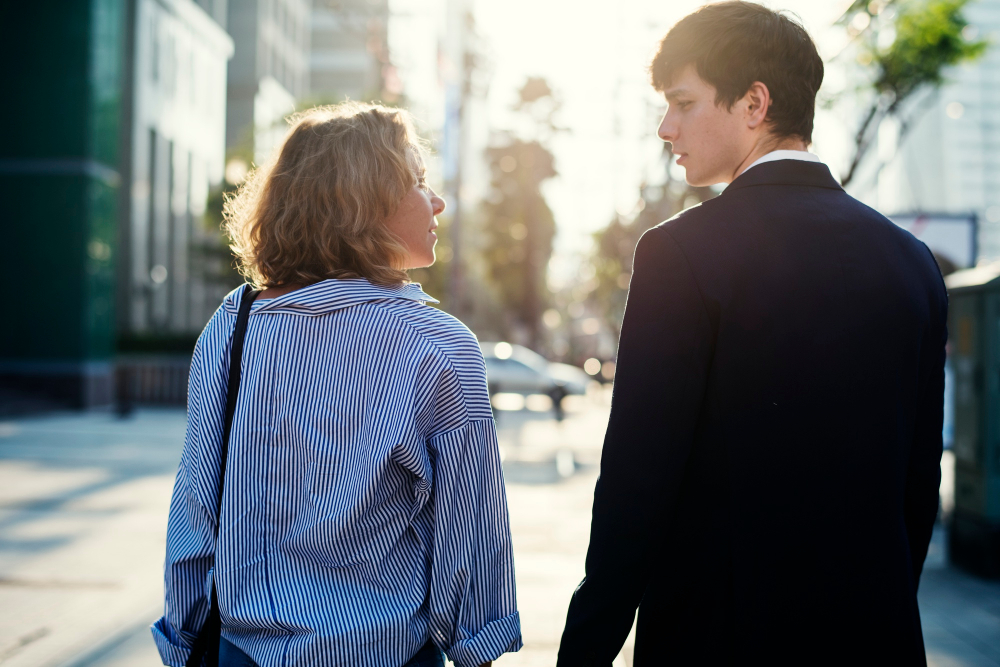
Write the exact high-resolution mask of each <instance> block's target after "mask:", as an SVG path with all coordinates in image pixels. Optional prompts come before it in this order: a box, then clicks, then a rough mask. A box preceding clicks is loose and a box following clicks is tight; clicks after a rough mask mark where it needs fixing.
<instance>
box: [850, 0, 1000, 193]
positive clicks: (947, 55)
mask: <svg viewBox="0 0 1000 667" xmlns="http://www.w3.org/2000/svg"><path fill="white" fill-rule="evenodd" d="M969 1H970V0H854V1H853V2H852V3H851V5H850V7H849V8H848V9H847V11H846V12H845V13H844V14H843V16H842V17H841V18H840V19H839V20H838V24H839V25H842V26H844V27H845V29H846V30H847V31H848V33H849V34H850V35H851V36H852V37H854V38H856V39H858V40H860V49H859V51H858V53H857V56H858V62H859V63H860V64H861V65H862V66H864V67H866V68H869V69H870V71H871V75H872V76H871V80H870V82H869V83H868V84H867V85H866V86H865V87H863V88H862V89H861V91H859V92H860V93H861V95H862V96H863V97H864V98H865V99H867V102H866V103H865V105H864V108H865V111H864V113H863V114H862V121H861V124H860V126H859V127H858V131H857V134H856V135H855V137H854V156H853V158H852V159H851V163H850V165H849V166H848V168H847V172H846V173H845V174H844V175H843V178H842V179H841V182H842V183H843V185H845V186H846V185H847V184H848V183H850V182H851V180H852V179H853V178H854V177H855V175H856V174H857V170H858V167H859V166H860V164H861V163H862V161H863V160H864V158H865V156H866V155H867V154H868V153H869V151H870V150H871V147H872V145H873V144H874V142H875V140H876V138H877V137H878V130H879V127H880V125H881V124H882V121H883V120H885V119H887V118H895V119H896V120H897V121H898V123H899V134H898V143H900V144H901V143H902V142H903V140H904V139H905V138H906V136H907V134H908V133H909V130H910V129H911V128H912V127H913V123H914V121H916V120H917V119H918V118H919V117H920V115H921V113H922V112H923V111H925V110H926V108H927V107H926V105H923V106H921V105H914V104H908V102H910V101H912V100H914V99H915V97H916V94H917V93H919V92H921V91H930V92H933V91H936V90H937V89H939V88H940V87H941V85H942V84H943V83H944V82H945V69H946V68H947V67H950V66H953V65H958V64H960V63H964V62H970V61H973V60H975V59H976V58H979V57H980V56H981V55H982V54H983V53H984V52H985V51H986V48H987V46H988V43H987V42H986V41H985V40H977V39H976V38H975V37H976V35H975V30H974V29H971V28H970V27H969V23H968V21H966V19H965V16H964V15H963V13H962V10H963V9H964V8H965V6H966V5H967V4H968V3H969ZM881 166H882V165H880V166H879V169H881Z"/></svg>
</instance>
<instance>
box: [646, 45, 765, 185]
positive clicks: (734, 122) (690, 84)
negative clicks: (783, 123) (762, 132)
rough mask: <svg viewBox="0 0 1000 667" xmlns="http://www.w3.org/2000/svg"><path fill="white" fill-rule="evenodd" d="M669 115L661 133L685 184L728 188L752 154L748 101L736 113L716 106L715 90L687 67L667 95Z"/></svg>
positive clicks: (659, 132)
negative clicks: (674, 158)
mask: <svg viewBox="0 0 1000 667" xmlns="http://www.w3.org/2000/svg"><path fill="white" fill-rule="evenodd" d="M663 95H664V97H665V98H666V99H667V103H668V107H667V113H666V115H664V116H663V121H662V122H661V123H660V128H659V130H658V131H657V135H659V137H660V139H663V140H664V141H669V142H670V145H671V148H672V149H673V152H674V155H676V156H677V158H678V159H677V164H679V165H681V166H682V167H684V169H685V172H686V177H685V180H687V182H688V183H689V184H691V185H694V186H706V185H713V184H715V183H730V182H731V181H732V180H733V179H734V178H735V177H736V171H737V169H739V167H740V165H741V164H742V163H743V161H744V159H745V158H746V157H747V155H749V153H750V151H751V150H752V149H753V131H752V130H751V129H750V128H749V127H748V126H747V122H746V117H745V111H746V109H745V107H746V104H747V103H746V101H745V100H738V101H737V102H736V104H735V105H733V108H732V109H726V106H725V105H724V104H723V105H722V106H717V105H716V104H715V86H712V85H711V84H708V83H706V82H705V81H703V80H702V78H701V77H700V76H698V72H697V70H695V67H694V65H688V66H686V67H685V68H684V69H683V70H681V71H680V73H679V74H678V75H677V76H676V77H674V81H673V82H672V85H671V86H670V88H668V89H667V90H665V91H664V92H663Z"/></svg>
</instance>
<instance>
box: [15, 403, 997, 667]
mask: <svg viewBox="0 0 1000 667" xmlns="http://www.w3.org/2000/svg"><path fill="white" fill-rule="evenodd" d="M529 407H534V408H535V410H537V411H534V410H528V409H524V410H516V411H514V410H501V411H498V425H499V431H500V439H501V446H502V448H503V452H504V456H505V469H506V475H507V479H508V495H509V498H510V509H511V520H512V524H513V531H514V548H515V552H516V559H517V579H518V597H519V606H520V609H521V613H522V622H523V629H524V638H525V647H524V649H522V650H521V651H520V652H519V653H517V654H513V655H507V656H505V657H504V658H502V659H501V660H500V661H499V662H498V667H503V666H504V665H507V666H510V667H514V666H531V667H533V666H536V665H539V666H540V665H552V664H553V663H554V657H555V652H556V649H557V645H558V640H559V633H560V631H561V628H562V622H563V618H564V615H565V611H566V605H567V602H568V600H569V596H570V594H571V592H572V590H573V588H574V586H575V585H576V584H577V582H578V581H579V580H580V578H581V576H582V574H583V558H584V554H585V551H586V544H587V537H588V527H589V519H590V517H589V511H590V503H591V497H592V493H593V486H594V482H595V480H596V477H597V463H598V461H599V455H600V445H601V439H602V437H603V428H604V424H605V422H606V419H607V395H606V394H604V393H596V394H594V395H592V396H590V397H587V398H577V399H576V400H573V401H570V402H569V404H568V405H567V408H568V412H569V415H568V417H567V419H566V420H565V421H563V422H562V423H558V422H556V421H555V420H553V419H551V417H550V413H548V412H545V411H544V410H543V409H542V408H544V406H542V405H539V404H535V405H530V404H529ZM183 430H184V418H183V413H182V412H180V411H176V410H171V411H156V410H144V411H140V412H139V413H137V414H136V416H134V417H132V418H130V419H127V420H118V419H116V418H114V417H112V416H109V415H94V414H91V415H57V416H49V417H42V418H36V419H23V420H16V421H8V422H3V423H0V665H3V667H13V666H22V665H23V666H28V665H30V666H38V667H50V666H51V667H70V666H72V667H83V666H84V665H86V666H93V667H96V666H100V667H125V666H126V665H128V666H138V667H141V666H143V665H149V666H152V665H156V664H159V661H158V659H157V655H156V651H155V649H154V648H153V644H152V640H151V639H150V635H149V631H148V628H147V626H148V624H149V623H150V622H151V621H152V620H153V619H155V618H156V617H157V616H158V615H159V613H160V611H159V606H160V595H161V586H162V584H161V565H162V559H163V540H164V532H165V524H166V510H167V504H168V501H169V496H170V490H171V485H172V482H173V475H174V469H175V466H176V462H177V458H178V456H179V451H180V447H181V442H182V439H183ZM947 472H948V471H947V470H946V475H947ZM943 546H944V535H943V533H942V532H941V531H938V533H936V534H935V541H934V544H933V545H932V549H931V555H930V557H929V559H928V564H927V568H926V570H925V575H924V579H923V580H922V585H921V590H920V602H921V609H922V614H923V619H924V627H925V635H926V638H927V645H928V658H929V662H930V664H931V665H932V667H987V666H989V667H1000V582H985V581H982V580H979V579H976V578H974V577H970V576H968V575H966V574H963V573H962V572H960V571H957V570H955V569H952V568H950V567H948V566H947V562H946V560H945V557H944V548H943ZM629 649H630V647H629V646H626V649H625V650H624V651H623V655H622V656H620V657H619V659H618V661H617V663H616V667H626V666H628V665H630V650H629Z"/></svg>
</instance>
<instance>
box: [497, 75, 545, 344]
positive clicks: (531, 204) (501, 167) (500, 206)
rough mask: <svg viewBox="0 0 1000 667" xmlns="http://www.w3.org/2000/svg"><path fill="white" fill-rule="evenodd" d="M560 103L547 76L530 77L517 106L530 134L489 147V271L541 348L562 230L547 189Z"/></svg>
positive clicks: (504, 300) (504, 299)
mask: <svg viewBox="0 0 1000 667" xmlns="http://www.w3.org/2000/svg"><path fill="white" fill-rule="evenodd" d="M559 105H560V102H559V99H558V97H557V96H556V95H555V94H554V92H553V91H552V89H551V88H550V87H549V84H548V83H547V82H546V81H545V79H542V78H539V77H529V78H528V79H527V81H526V82H525V84H524V85H523V86H522V87H521V89H520V90H519V91H518V101H517V103H516V104H515V105H514V110H515V111H519V112H521V114H520V115H521V119H522V120H523V121H525V127H524V128H523V134H526V135H528V137H529V138H519V137H517V136H514V135H513V134H505V135H502V136H503V140H502V141H500V142H499V143H498V144H495V145H493V146H491V147H489V148H487V149H486V159H487V162H488V163H489V166H490V172H491V176H492V178H491V182H490V194H489V196H488V197H487V199H486V201H485V202H484V204H483V216H482V218H483V219H482V236H483V238H482V248H481V252H482V256H483V259H484V262H485V265H486V274H487V276H488V278H489V279H490V281H491V282H492V283H493V288H494V289H495V291H496V293H497V295H498V298H499V301H500V302H501V304H502V305H503V307H504V310H505V311H506V312H507V314H508V316H509V318H510V319H512V320H513V321H512V324H514V325H515V327H517V328H519V329H520V330H522V331H524V332H525V335H526V338H527V340H525V341H524V342H526V343H527V345H528V346H529V347H531V348H533V349H535V350H539V349H541V347H542V329H541V318H542V312H543V311H544V310H545V308H546V304H547V302H548V280H547V267H548V263H549V259H550V257H551V256H552V240H553V238H554V237H555V231H556V226H555V217H554V216H553V214H552V209H550V208H549V205H548V203H546V201H545V196H544V195H543V194H542V190H541V188H542V183H544V182H545V181H546V180H548V179H550V178H552V177H554V176H556V170H555V158H554V157H553V155H552V152H551V151H550V150H549V149H548V148H547V146H546V143H547V142H548V141H549V140H550V139H551V137H552V136H553V134H554V133H555V132H557V131H559V128H558V127H556V125H555V122H554V120H553V119H554V116H555V114H556V112H557V111H558V110H559Z"/></svg>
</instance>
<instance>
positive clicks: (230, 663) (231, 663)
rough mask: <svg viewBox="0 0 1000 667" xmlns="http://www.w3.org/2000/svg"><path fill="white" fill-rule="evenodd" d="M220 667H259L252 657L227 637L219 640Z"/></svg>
mask: <svg viewBox="0 0 1000 667" xmlns="http://www.w3.org/2000/svg"><path fill="white" fill-rule="evenodd" d="M219 667H257V663H256V662H254V661H253V660H252V659H251V658H250V656H248V655H247V654H246V653H244V652H243V651H241V650H240V649H239V648H238V647H237V646H236V645H235V644H233V643H232V642H229V641H226V638H225V637H221V638H220V639H219Z"/></svg>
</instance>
